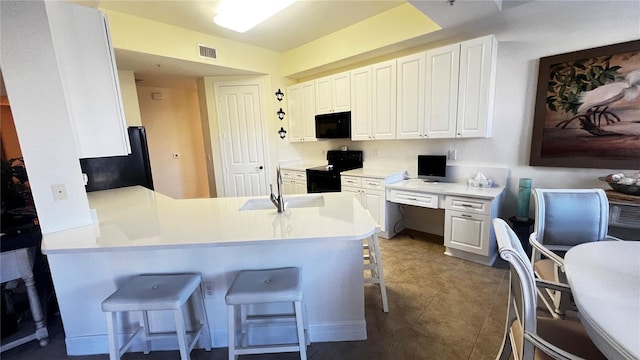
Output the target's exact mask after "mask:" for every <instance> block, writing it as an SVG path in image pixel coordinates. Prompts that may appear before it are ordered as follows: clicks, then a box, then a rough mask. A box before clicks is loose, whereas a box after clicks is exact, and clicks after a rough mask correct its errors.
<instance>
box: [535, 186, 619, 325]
mask: <svg viewBox="0 0 640 360" xmlns="http://www.w3.org/2000/svg"><path fill="white" fill-rule="evenodd" d="M532 196H533V200H534V207H535V224H534V230H533V233H531V235H530V236H529V243H530V244H531V264H532V265H533V269H534V273H535V275H536V277H537V278H540V279H542V280H548V281H553V282H559V283H562V284H567V278H566V276H565V274H564V260H563V256H564V253H566V252H567V251H568V250H569V249H570V248H571V247H573V246H575V245H578V244H582V243H586V242H592V241H602V240H614V239H617V238H615V237H612V236H609V235H608V234H607V230H608V224H609V202H608V200H607V196H606V195H605V192H604V190H602V189H537V188H536V189H533V191H532ZM618 240H619V239H618ZM538 295H539V296H540V298H541V300H542V302H543V304H544V305H545V307H546V308H547V309H548V310H549V312H550V313H551V315H552V316H553V317H555V318H561V317H562V316H564V314H565V312H566V310H568V309H572V310H575V306H573V304H572V301H571V294H570V293H563V292H559V291H556V290H552V289H538Z"/></svg>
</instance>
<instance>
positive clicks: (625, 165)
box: [529, 40, 640, 169]
mask: <svg viewBox="0 0 640 360" xmlns="http://www.w3.org/2000/svg"><path fill="white" fill-rule="evenodd" d="M529 164H530V165H532V166H555V167H573V168H601V169H639V168H640V40H636V41H630V42H625V43H620V44H615V45H609V46H603V47H598V48H593V49H588V50H582V51H575V52H571V53H566V54H560V55H554V56H548V57H544V58H541V59H540V68H539V73H538V89H537V93H536V104H535V115H534V124H533V136H532V142H531V157H530V161H529Z"/></svg>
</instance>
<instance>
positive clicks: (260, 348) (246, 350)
mask: <svg viewBox="0 0 640 360" xmlns="http://www.w3.org/2000/svg"><path fill="white" fill-rule="evenodd" d="M294 351H300V346H299V345H297V344H296V345H287V344H284V345H256V346H248V347H237V348H235V351H234V352H235V353H236V355H249V354H268V353H281V352H294Z"/></svg>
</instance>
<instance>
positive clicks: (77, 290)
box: [42, 187, 377, 355]
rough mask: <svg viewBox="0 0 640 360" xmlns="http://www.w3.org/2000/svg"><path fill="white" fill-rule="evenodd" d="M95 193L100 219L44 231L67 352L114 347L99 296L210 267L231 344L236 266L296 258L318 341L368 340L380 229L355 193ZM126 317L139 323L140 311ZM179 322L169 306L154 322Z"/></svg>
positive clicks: (217, 314) (211, 308)
mask: <svg viewBox="0 0 640 360" xmlns="http://www.w3.org/2000/svg"><path fill="white" fill-rule="evenodd" d="M88 197H89V203H90V206H91V208H92V209H95V211H96V215H97V219H98V222H97V223H95V224H92V225H88V226H84V227H79V228H73V229H68V230H64V231H60V232H56V233H50V234H45V235H43V239H42V251H43V253H44V254H46V255H47V258H48V261H49V267H50V269H51V274H52V278H53V282H54V286H55V291H56V296H57V299H58V303H59V307H60V313H61V315H62V320H63V324H64V330H65V336H66V345H67V353H68V354H69V355H83V354H101V353H107V352H108V347H107V335H106V334H107V331H106V330H107V329H106V321H105V318H104V314H103V313H102V311H101V307H100V304H101V302H102V300H104V299H105V298H106V297H107V296H108V295H109V294H111V293H112V292H113V291H115V290H116V289H117V288H118V287H119V286H121V284H122V283H123V282H125V281H126V280H127V279H128V278H130V277H131V276H133V275H137V274H141V273H179V272H200V273H202V277H203V282H206V283H207V287H208V288H209V289H211V290H212V291H209V290H208V291H207V292H206V294H205V306H206V310H207V317H208V319H209V325H210V329H211V334H210V335H211V338H212V340H213V344H214V347H225V346H227V341H226V338H227V334H226V333H227V331H226V324H227V320H226V307H225V302H224V294H225V293H226V290H227V288H228V286H229V284H230V283H231V281H232V279H233V277H234V276H235V274H236V273H237V272H238V271H239V270H243V269H261V268H276V267H286V266H297V267H300V268H301V269H302V274H303V284H304V297H305V302H306V309H307V317H308V323H309V337H310V340H311V342H322V341H346V340H363V339H366V323H365V319H364V290H363V275H362V239H364V238H366V237H368V236H371V235H372V234H374V232H375V231H376V230H377V227H376V223H375V221H374V220H373V218H372V217H371V215H370V214H369V213H368V212H367V211H366V210H364V209H363V208H362V206H361V205H360V203H359V202H358V201H357V200H356V199H355V198H353V196H351V194H343V193H323V194H309V195H301V196H289V197H285V201H286V202H287V204H288V205H287V207H288V208H287V210H286V211H285V212H284V213H278V212H277V211H276V208H275V207H274V206H273V205H272V204H271V202H270V200H269V198H267V197H259V198H212V199H208V198H207V199H184V200H176V199H171V198H169V197H167V196H164V195H161V194H159V193H157V192H154V191H150V190H147V189H145V188H142V187H128V188H121V189H112V190H104V191H98V192H92V193H88ZM273 311H274V312H277V311H278V305H277V304H276V305H274V307H273ZM127 321H128V324H129V325H131V326H133V324H135V323H137V321H138V319H137V318H130V319H128V320H127ZM127 321H125V324H127ZM172 323H173V319H172V317H171V314H163V313H160V314H157V316H156V317H154V318H152V321H151V328H152V330H154V331H169V330H170V329H171V324H172ZM264 331H265V334H266V333H268V334H269V336H270V337H271V339H273V337H276V338H280V339H282V340H283V341H287V340H288V338H287V337H288V336H290V335H289V329H288V328H287V326H283V325H281V326H278V327H277V328H271V327H270V328H266V329H264ZM257 336H258V338H259V336H260V335H259V333H258V335H257ZM152 348H153V349H156V350H164V349H177V341H175V343H172V341H170V340H168V341H167V342H154V343H153V344H152ZM133 349H134V351H135V350H136V349H142V344H134V345H133Z"/></svg>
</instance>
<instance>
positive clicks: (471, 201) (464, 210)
mask: <svg viewBox="0 0 640 360" xmlns="http://www.w3.org/2000/svg"><path fill="white" fill-rule="evenodd" d="M386 192H387V201H390V202H393V203H398V204H406V205H412V206H419V207H426V208H432V209H444V211H445V220H444V245H445V247H446V250H445V254H447V255H450V256H455V257H459V258H463V259H466V260H470V261H474V262H477V263H481V264H484V265H488V266H491V265H493V262H494V261H495V259H496V256H497V246H496V240H495V235H494V234H493V231H491V219H493V218H495V217H497V216H498V208H499V204H500V200H501V199H502V194H503V192H504V187H492V188H474V187H468V186H467V185H465V184H458V183H427V182H424V181H423V180H420V179H409V180H404V181H400V182H396V183H393V184H387V186H386Z"/></svg>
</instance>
